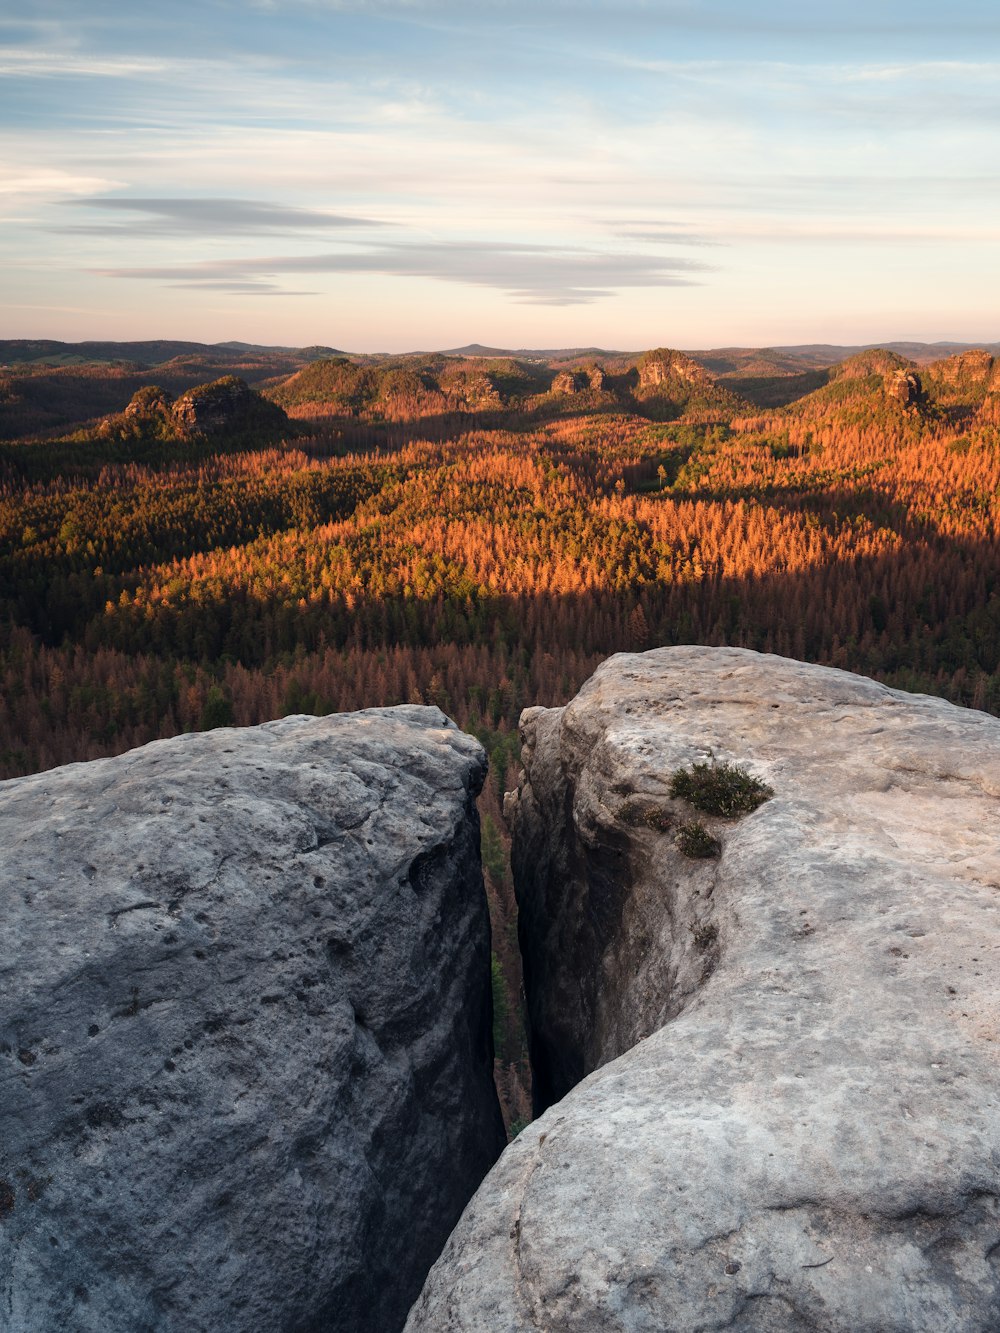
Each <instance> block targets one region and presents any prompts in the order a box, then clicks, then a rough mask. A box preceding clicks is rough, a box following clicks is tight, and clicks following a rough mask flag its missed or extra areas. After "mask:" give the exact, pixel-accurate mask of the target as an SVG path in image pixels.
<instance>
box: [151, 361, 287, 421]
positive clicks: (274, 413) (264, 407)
mask: <svg viewBox="0 0 1000 1333" xmlns="http://www.w3.org/2000/svg"><path fill="white" fill-rule="evenodd" d="M171 414H172V416H173V420H174V423H175V424H176V425H177V426H178V427H179V428H180V429H181V430H182V431H185V432H187V433H188V434H193V435H230V434H234V433H236V432H238V431H247V430H251V431H261V430H264V431H275V430H280V429H282V428H283V427H285V426H287V425H288V418H287V417H286V415H285V413H284V411H283V409H282V408H280V407H278V406H277V404H276V403H271V402H269V401H268V400H267V399H266V398H262V397H261V395H260V394H259V393H256V392H255V391H254V390H253V389H251V388H250V387H249V386H248V385H247V384H246V382H245V381H244V380H241V379H240V377H239V376H238V375H224V376H223V377H222V379H220V380H213V381H212V382H211V384H200V385H199V386H198V387H197V388H196V389H189V390H188V391H187V392H186V393H182V394H181V396H180V397H179V398H178V399H177V401H176V402H175V403H174V405H173V408H172V413H171Z"/></svg>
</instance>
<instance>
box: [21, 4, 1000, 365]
mask: <svg viewBox="0 0 1000 1333" xmlns="http://www.w3.org/2000/svg"><path fill="white" fill-rule="evenodd" d="M998 39H1000V6H998V5H997V4H996V0H953V3H952V4H951V5H950V6H949V7H947V8H945V7H943V6H941V5H940V4H939V3H934V4H931V3H928V2H927V0H908V3H903V2H902V0H883V2H882V3H879V0H868V3H861V0H842V3H839V4H836V5H810V4H803V3H802V0H796V2H795V3H791V2H790V0H757V2H756V3H754V4H752V5H751V4H747V3H745V2H744V0H645V2H644V0H620V2H619V3H612V0H589V3H588V2H587V0H580V2H579V3H568V2H567V3H564V2H563V0H533V2H531V3H528V2H527V0H495V2H494V3H489V4H478V3H457V2H456V0H364V2H362V0H259V2H258V3H248V2H246V0H243V2H241V3H236V2H235V0H232V2H229V0H197V3H195V2H194V0H173V3H171V4H170V5H169V6H162V7H159V8H157V9H156V10H155V11H154V10H153V9H147V7H145V6H138V5H135V4H132V3H129V4H125V3H123V2H122V0H107V2H105V0H94V3H92V4H83V3H81V0H33V4H32V6H31V9H30V13H29V11H28V10H27V9H26V7H25V6H23V5H19V6H18V7H17V9H16V10H15V8H14V7H13V5H12V4H10V0H0V281H2V289H3V293H4V297H3V303H2V309H3V320H2V327H0V337H8V338H10V337H48V338H61V339H67V340H75V339H82V338H114V339H130V338H152V337H171V338H190V339H197V340H200V341H206V342H213V341H221V340H225V339H242V340H246V341H250V342H263V343H275V344H286V345H307V344H312V343H324V344H327V345H331V346H335V347H338V348H346V349H348V350H351V351H375V350H382V351H402V350H409V349H416V348H424V349H431V348H444V347H451V346H457V345H461V344H464V343H467V342H470V341H478V342H483V343H489V344H492V345H498V346H505V347H565V346H589V345H597V346H601V347H605V348H621V349H635V348H641V347H648V346H655V345H659V344H666V345H671V346H677V347H687V348H697V347H710V346H722V345H733V344H742V345H757V346H762V345H769V344H787V343H802V342H837V343H856V342H865V343H867V342H878V341H888V340H890V339H901V338H913V339H920V340H924V341H935V340H939V339H954V340H959V341H966V342H977V341H990V342H993V341H997V340H998V339H1000V309H998V305H1000V303H998V299H997V298H998V286H1000V262H998V260H1000V247H998V242H1000V169H998V159H1000V51H998Z"/></svg>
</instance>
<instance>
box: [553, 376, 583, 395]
mask: <svg viewBox="0 0 1000 1333" xmlns="http://www.w3.org/2000/svg"><path fill="white" fill-rule="evenodd" d="M589 384H590V381H589V379H588V377H587V376H586V375H585V374H584V373H583V372H582V371H580V370H560V372H559V374H558V375H556V377H555V379H554V380H553V381H552V392H553V393H582V391H583V390H584V389H586V388H587V387H588V386H589Z"/></svg>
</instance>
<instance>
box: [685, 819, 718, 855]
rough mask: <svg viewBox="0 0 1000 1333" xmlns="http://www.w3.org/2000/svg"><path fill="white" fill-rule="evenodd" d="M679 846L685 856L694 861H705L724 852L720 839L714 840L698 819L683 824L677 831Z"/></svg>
mask: <svg viewBox="0 0 1000 1333" xmlns="http://www.w3.org/2000/svg"><path fill="white" fill-rule="evenodd" d="M677 846H678V848H679V849H680V850H681V851H682V852H683V853H684V855H685V856H690V857H691V859H692V860H694V861H705V860H707V859H708V858H709V857H712V856H718V855H719V854H720V853H721V851H722V843H721V842H720V841H719V839H718V838H713V837H712V835H711V833H709V831H708V829H707V828H706V827H705V825H704V824H702V823H701V821H700V820H697V819H692V820H691V821H690V822H689V823H687V824H682V825H681V826H680V828H679V829H678V830H677Z"/></svg>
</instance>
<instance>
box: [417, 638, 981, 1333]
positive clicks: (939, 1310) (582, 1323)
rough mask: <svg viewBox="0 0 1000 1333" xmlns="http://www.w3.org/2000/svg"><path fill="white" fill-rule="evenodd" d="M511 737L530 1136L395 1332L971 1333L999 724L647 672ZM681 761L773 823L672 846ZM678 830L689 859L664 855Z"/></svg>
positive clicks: (710, 664) (874, 699)
mask: <svg viewBox="0 0 1000 1333" xmlns="http://www.w3.org/2000/svg"><path fill="white" fill-rule="evenodd" d="M522 734H523V740H524V763H525V775H524V778H523V780H522V782H521V785H520V788H519V791H518V792H517V794H516V795H512V797H511V798H510V802H509V805H510V819H511V822H512V825H513V830H514V839H515V848H514V867H515V876H516V881H517V887H518V896H519V903H520V912H521V931H522V946H523V949H524V954H525V975H526V985H527V988H528V999H529V1011H530V1022H531V1037H532V1048H533V1056H534V1060H535V1073H536V1078H537V1080H538V1082H537V1086H538V1095H539V1100H540V1104H541V1106H548V1109H547V1110H545V1111H544V1114H542V1115H541V1116H540V1118H538V1119H537V1120H535V1121H534V1122H533V1123H532V1124H531V1125H529V1126H528V1128H527V1129H526V1130H524V1131H523V1132H522V1134H521V1135H520V1136H519V1137H518V1138H517V1139H516V1140H515V1142H514V1143H513V1144H512V1145H511V1146H510V1147H509V1148H508V1149H507V1151H506V1152H505V1153H504V1155H503V1157H502V1158H501V1159H500V1161H499V1163H498V1164H497V1166H496V1167H495V1168H494V1169H493V1171H492V1172H491V1173H490V1175H489V1176H488V1177H487V1178H486V1180H485V1181H484V1183H483V1185H482V1186H481V1187H480V1189H479V1191H478V1193H477V1194H476V1196H475V1198H474V1199H473V1201H472V1202H471V1203H470V1205H469V1206H468V1208H467V1209H466V1211H465V1213H464V1215H463V1217H462V1220H461V1222H460V1223H459V1225H458V1227H457V1229H456V1230H455V1232H454V1233H453V1235H452V1237H451V1239H450V1240H449V1242H448V1244H447V1246H446V1247H445V1250H444V1253H443V1254H442V1256H441V1258H440V1260H439V1261H438V1263H437V1264H436V1265H435V1267H434V1269H433V1270H432V1272H431V1275H430V1277H429V1279H428V1281H427V1284H426V1285H425V1288H424V1290H423V1293H422V1295H421V1297H420V1299H419V1301H418V1302H417V1304H416V1305H415V1307H414V1309H413V1311H412V1312H411V1315H410V1318H409V1321H408V1323H407V1330H408V1333H448V1331H450V1333H457V1330H463V1331H467V1333H473V1331H475V1333H482V1331H483V1330H486V1329H488V1330H490V1333H513V1330H518V1331H521V1330H525V1331H527V1330H545V1333H597V1331H598V1330H616V1331H618V1330H621V1331H623V1333H624V1331H626V1330H627V1333H664V1331H665V1330H678V1331H679V1330H685V1331H690V1333H694V1330H699V1331H700V1333H704V1331H706V1330H721V1329H737V1330H742V1331H744V1333H749V1331H750V1330H754V1331H755V1333H762V1331H763V1330H824V1331H830V1333H875V1331H876V1330H877V1331H878V1333H914V1331H919V1333H946V1331H949V1330H955V1331H956V1333H957V1331H958V1330H961V1331H962V1333H972V1331H973V1330H975V1331H976V1333H996V1330H997V1329H998V1328H1000V1105H998V1102H1000V988H998V979H1000V721H998V720H997V719H996V718H994V717H990V716H987V715H986V714H983V713H977V712H974V711H971V710H963V709H959V708H956V707H953V706H952V705H950V704H947V703H945V702H942V701H941V700H937V699H931V698H928V697H924V696H919V695H908V694H905V693H902V692H900V691H897V690H892V689H889V688H886V687H884V686H881V685H878V684H876V683H874V682H873V681H870V680H867V679H864V678H862V677H858V676H853V675H849V674H847V673H844V672H839V671H835V670H830V669H826V668H820V667H815V666H807V665H803V664H800V663H795V662H790V661H785V660H783V659H780V658H775V657H768V656H761V655H758V654H755V653H751V652H746V651H742V650H738V649H722V648H719V649H706V648H674V649H659V650H655V651H653V652H649V653H645V654H642V655H621V656H617V657H614V658H612V659H610V660H609V661H608V662H606V663H605V664H604V665H603V666H602V667H601V668H600V669H599V670H598V671H597V673H596V674H595V675H594V677H593V678H592V679H591V680H590V682H589V683H588V684H587V685H586V686H584V688H583V689H582V691H581V692H580V694H579V695H578V696H577V697H576V699H575V700H574V701H573V702H572V703H571V704H569V705H568V706H567V707H566V708H565V709H554V710H541V709H532V710H528V712H527V713H526V714H525V715H524V717H523V719H522ZM695 763H707V764H710V765H711V764H713V763H715V764H721V763H730V764H736V765H740V766H742V767H745V768H746V769H747V770H748V771H749V772H751V773H752V774H754V775H755V776H756V777H758V778H759V779H761V780H762V781H763V782H765V783H767V784H768V785H769V786H770V787H771V788H772V789H773V795H772V796H771V797H770V799H768V800H766V801H765V802H764V803H763V804H762V805H760V806H759V807H758V808H757V809H755V810H753V811H752V812H751V813H746V814H744V815H742V816H741V817H738V818H728V819H726V818H720V817H717V816H711V815H698V814H697V812H696V811H695V810H693V809H692V808H691V806H690V804H689V803H688V802H687V801H686V800H683V799H681V797H680V796H676V795H672V794H671V792H672V782H671V778H672V775H673V774H675V773H676V772H677V771H678V770H680V769H687V770H690V768H691V766H692V765H693V764H695ZM696 821H699V822H700V823H701V824H702V830H703V833H704V834H705V835H707V837H708V838H709V839H710V838H715V839H716V840H717V841H718V842H719V843H720V844H721V854H720V855H718V856H717V857H714V858H713V857H706V858H704V859H692V858H690V857H689V856H686V855H684V854H683V852H682V851H681V848H680V842H681V841H682V840H683V837H684V826H685V825H687V826H690V825H691V824H692V823H694V822H696ZM688 832H690V827H688ZM704 841H705V839H704V838H703V839H702V842H703V843H704ZM710 845H711V844H709V846H710Z"/></svg>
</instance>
